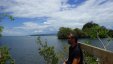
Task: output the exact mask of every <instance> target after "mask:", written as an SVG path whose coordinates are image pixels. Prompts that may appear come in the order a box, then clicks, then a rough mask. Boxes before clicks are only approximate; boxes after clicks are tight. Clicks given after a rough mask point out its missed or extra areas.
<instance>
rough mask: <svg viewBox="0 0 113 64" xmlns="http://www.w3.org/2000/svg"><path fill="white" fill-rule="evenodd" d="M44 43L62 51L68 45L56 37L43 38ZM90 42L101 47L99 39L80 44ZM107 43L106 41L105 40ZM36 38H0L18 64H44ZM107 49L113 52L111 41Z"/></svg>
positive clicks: (1, 43) (81, 40) (0, 41)
mask: <svg viewBox="0 0 113 64" xmlns="http://www.w3.org/2000/svg"><path fill="white" fill-rule="evenodd" d="M41 40H42V41H43V42H45V41H47V42H48V45H50V46H54V47H55V50H56V51H57V52H58V51H62V50H63V46H65V45H68V44H67V41H66V40H58V39H57V37H56V36H41ZM87 40H88V41H90V42H91V44H92V45H94V46H97V47H101V43H99V41H98V40H97V39H95V40H94V39H80V40H79V41H80V42H84V41H87ZM103 41H104V43H106V41H107V40H106V39H103ZM36 42H37V37H36V36H4V37H1V38H0V46H2V45H5V46H8V47H9V48H10V52H11V55H12V57H13V58H14V59H15V62H16V64H44V63H43V58H42V57H41V56H40V55H39V54H38V48H39V45H37V43H36ZM110 42H111V43H110V45H109V46H108V47H107V48H108V49H109V50H111V51H113V43H112V42H113V41H110Z"/></svg>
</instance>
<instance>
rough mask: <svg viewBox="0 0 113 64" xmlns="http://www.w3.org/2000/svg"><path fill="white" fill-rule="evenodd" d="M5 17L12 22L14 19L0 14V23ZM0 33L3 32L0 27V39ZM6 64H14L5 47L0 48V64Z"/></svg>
mask: <svg viewBox="0 0 113 64" xmlns="http://www.w3.org/2000/svg"><path fill="white" fill-rule="evenodd" d="M5 17H8V18H9V19H10V20H14V18H13V17H12V16H10V15H7V14H0V22H1V21H2V19H4V18H5ZM2 31H3V26H0V37H1V36H2V34H1V33H2ZM6 63H8V64H9V63H10V64H15V62H14V60H13V59H12V57H11V55H10V53H9V49H8V48H7V47H1V46H0V64H6Z"/></svg>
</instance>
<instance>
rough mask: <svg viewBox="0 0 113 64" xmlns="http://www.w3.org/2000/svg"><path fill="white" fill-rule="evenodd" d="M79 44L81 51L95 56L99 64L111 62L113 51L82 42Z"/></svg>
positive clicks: (109, 63) (112, 62)
mask: <svg viewBox="0 0 113 64" xmlns="http://www.w3.org/2000/svg"><path fill="white" fill-rule="evenodd" d="M80 45H81V49H82V50H83V51H86V52H88V53H89V54H91V55H93V56H95V57H97V58H98V59H99V63H100V64H113V52H110V51H107V50H104V49H101V48H98V47H95V46H91V45H87V44H84V43H80Z"/></svg>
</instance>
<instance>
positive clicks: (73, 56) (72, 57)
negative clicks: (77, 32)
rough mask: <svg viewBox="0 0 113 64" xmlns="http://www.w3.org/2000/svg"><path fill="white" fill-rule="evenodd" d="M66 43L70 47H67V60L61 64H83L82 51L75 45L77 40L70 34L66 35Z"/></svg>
mask: <svg viewBox="0 0 113 64" xmlns="http://www.w3.org/2000/svg"><path fill="white" fill-rule="evenodd" d="M68 43H69V44H70V45H71V46H70V47H69V58H68V60H67V61H64V63H63V64H83V53H82V50H81V48H80V45H79V44H78V43H77V38H76V37H75V36H74V35H73V34H72V33H70V34H69V35H68Z"/></svg>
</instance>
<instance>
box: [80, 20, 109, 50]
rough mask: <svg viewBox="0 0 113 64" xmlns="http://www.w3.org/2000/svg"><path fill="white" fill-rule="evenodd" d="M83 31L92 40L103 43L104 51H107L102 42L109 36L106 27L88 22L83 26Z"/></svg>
mask: <svg viewBox="0 0 113 64" xmlns="http://www.w3.org/2000/svg"><path fill="white" fill-rule="evenodd" d="M82 30H83V31H84V32H85V33H86V34H87V35H88V36H90V37H91V38H97V39H98V40H99V41H100V42H101V43H102V46H103V47H104V49H106V46H105V44H104V43H103V41H102V40H101V38H104V37H107V34H108V30H107V29H106V28H105V27H103V26H99V25H98V24H96V23H93V22H88V23H86V24H85V25H84V26H83V28H82Z"/></svg>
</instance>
